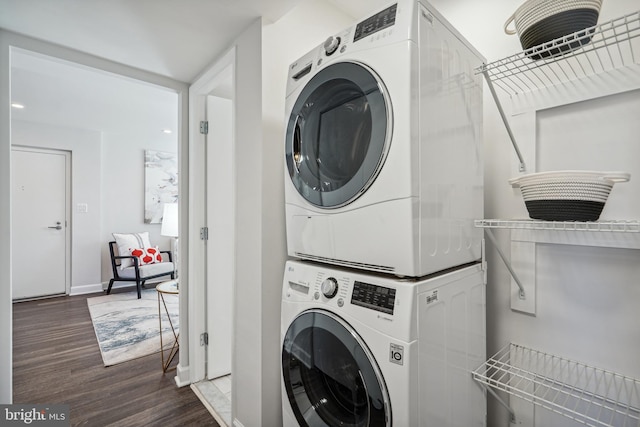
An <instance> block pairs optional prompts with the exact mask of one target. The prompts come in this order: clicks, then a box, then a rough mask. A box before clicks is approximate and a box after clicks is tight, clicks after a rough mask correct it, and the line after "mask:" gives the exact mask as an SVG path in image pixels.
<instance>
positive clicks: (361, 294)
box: [351, 281, 396, 314]
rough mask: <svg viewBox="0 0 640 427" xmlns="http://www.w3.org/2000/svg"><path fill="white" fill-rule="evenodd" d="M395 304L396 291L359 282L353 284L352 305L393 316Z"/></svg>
mask: <svg viewBox="0 0 640 427" xmlns="http://www.w3.org/2000/svg"><path fill="white" fill-rule="evenodd" d="M395 302H396V290H395V289H392V288H385V287H384V286H377V285H372V284H370V283H364V282H358V281H356V282H355V283H354V284H353V293H352V294H351V304H354V305H359V306H361V307H366V308H370V309H372V310H377V311H381V312H383V313H387V314H393V308H394V306H395Z"/></svg>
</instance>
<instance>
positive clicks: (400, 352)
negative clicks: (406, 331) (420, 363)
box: [389, 343, 404, 365]
mask: <svg viewBox="0 0 640 427" xmlns="http://www.w3.org/2000/svg"><path fill="white" fill-rule="evenodd" d="M389 362H391V363H395V364H396V365H404V347H403V346H401V345H398V344H393V343H391V344H390V345H389Z"/></svg>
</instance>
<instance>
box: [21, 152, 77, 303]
mask: <svg viewBox="0 0 640 427" xmlns="http://www.w3.org/2000/svg"><path fill="white" fill-rule="evenodd" d="M70 177H71V153H70V152H68V151H59V150H46V149H33V148H27V147H13V148H12V150H11V184H12V191H11V216H12V219H13V221H12V232H13V236H12V239H11V254H12V260H11V263H12V271H13V277H12V292H13V293H12V297H13V300H22V299H29V298H40V297H47V296H53V295H64V294H68V293H69V286H70V271H71V268H70V264H71V262H70V259H71V256H70V255H71V242H70V236H71V233H70V229H71V226H70V219H71V218H70V215H69V212H70V208H69V206H70V193H71V183H70V182H71V179H70ZM35 265H37V266H38V267H37V268H34V266H35Z"/></svg>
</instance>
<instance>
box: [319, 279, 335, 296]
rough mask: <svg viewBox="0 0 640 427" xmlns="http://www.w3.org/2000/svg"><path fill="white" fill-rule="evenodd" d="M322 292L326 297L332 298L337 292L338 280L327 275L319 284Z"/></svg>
mask: <svg viewBox="0 0 640 427" xmlns="http://www.w3.org/2000/svg"><path fill="white" fill-rule="evenodd" d="M320 290H321V291H322V294H323V295H324V296H325V297H327V298H333V297H335V296H336V294H337V293H338V281H337V280H336V279H334V278H333V277H329V278H328V279H326V280H325V281H324V282H322V285H321V286H320Z"/></svg>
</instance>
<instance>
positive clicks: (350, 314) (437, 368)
mask: <svg viewBox="0 0 640 427" xmlns="http://www.w3.org/2000/svg"><path fill="white" fill-rule="evenodd" d="M281 320H282V322H281V361H282V364H281V368H282V369H281V386H282V404H283V410H282V415H283V426H284V427H294V426H301V427H321V426H331V427H334V426H353V427H378V426H384V427H388V426H397V427H404V426H420V427H482V426H485V419H486V399H485V395H484V393H483V391H482V388H481V387H479V386H478V385H477V384H474V383H473V379H472V376H471V371H472V370H473V369H475V368H477V367H478V366H480V365H481V364H482V363H483V362H484V361H485V281H484V271H483V270H482V269H481V265H480V264H472V265H468V266H465V267H461V268H457V269H452V270H451V271H447V272H446V273H443V274H440V275H435V276H433V277H427V278H424V279H420V280H417V279H398V278H391V276H389V275H382V274H378V273H366V272H362V271H357V270H352V269H347V268H344V267H336V266H327V265H322V264H317V263H314V262H310V261H288V262H287V264H286V266H285V274H284V280H283V290H282V318H281Z"/></svg>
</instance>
